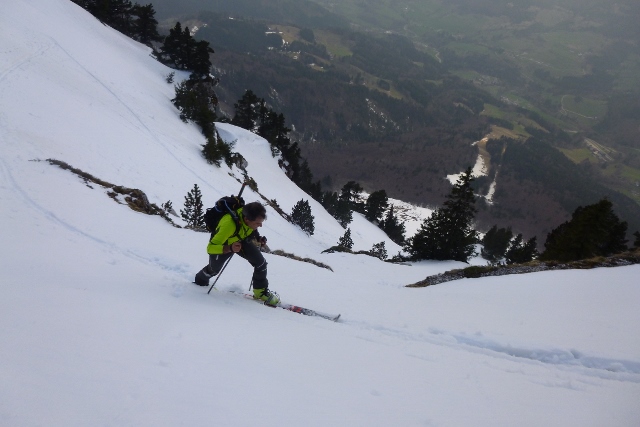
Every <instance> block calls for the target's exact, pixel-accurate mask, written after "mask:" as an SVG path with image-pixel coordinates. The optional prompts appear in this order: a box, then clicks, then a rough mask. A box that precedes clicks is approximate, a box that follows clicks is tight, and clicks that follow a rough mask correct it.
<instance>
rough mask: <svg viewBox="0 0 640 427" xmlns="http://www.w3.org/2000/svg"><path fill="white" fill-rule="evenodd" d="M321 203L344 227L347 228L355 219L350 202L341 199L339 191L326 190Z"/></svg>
mask: <svg viewBox="0 0 640 427" xmlns="http://www.w3.org/2000/svg"><path fill="white" fill-rule="evenodd" d="M320 203H321V204H322V206H323V207H324V208H325V209H326V210H327V212H329V214H330V215H331V216H332V217H334V218H335V219H336V220H337V221H338V222H339V223H340V225H341V226H342V228H346V227H347V225H349V223H351V221H353V211H352V210H351V207H350V206H349V202H348V201H346V200H343V199H340V198H339V197H338V193H336V192H334V191H327V192H325V193H324V194H323V196H322V200H321V202H320Z"/></svg>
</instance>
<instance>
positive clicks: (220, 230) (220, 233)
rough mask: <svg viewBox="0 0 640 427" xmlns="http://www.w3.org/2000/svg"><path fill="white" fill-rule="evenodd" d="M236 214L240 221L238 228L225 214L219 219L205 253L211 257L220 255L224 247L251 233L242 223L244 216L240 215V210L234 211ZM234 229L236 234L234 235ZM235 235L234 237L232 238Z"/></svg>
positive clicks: (228, 215)
mask: <svg viewBox="0 0 640 427" xmlns="http://www.w3.org/2000/svg"><path fill="white" fill-rule="evenodd" d="M236 212H237V213H238V219H239V220H240V224H239V225H240V226H239V227H237V224H236V221H235V220H234V219H233V217H232V216H231V214H226V215H225V216H223V217H222V219H220V222H219V223H218V227H217V228H216V231H215V232H214V233H213V235H212V237H211V239H210V240H209V244H208V245H207V253H209V254H211V255H221V254H222V253H223V248H224V246H225V245H230V244H232V243H233V242H237V241H239V240H244V239H246V238H247V237H249V236H250V235H251V234H252V233H253V229H251V228H249V226H248V225H247V224H245V223H244V215H242V208H240V209H238V210H237V211H236ZM236 228H237V230H238V233H237V234H236ZM234 234H235V236H234Z"/></svg>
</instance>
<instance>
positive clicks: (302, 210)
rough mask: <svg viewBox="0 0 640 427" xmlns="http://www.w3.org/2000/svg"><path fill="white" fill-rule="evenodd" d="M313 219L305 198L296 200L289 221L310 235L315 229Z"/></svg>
mask: <svg viewBox="0 0 640 427" xmlns="http://www.w3.org/2000/svg"><path fill="white" fill-rule="evenodd" d="M314 219H315V218H314V217H313V215H311V206H310V205H309V202H308V201H307V200H300V201H298V203H296V205H295V206H294V207H293V210H292V211H291V221H292V222H293V223H294V224H296V225H297V226H298V227H300V228H301V229H302V231H304V232H305V233H307V234H308V235H310V236H312V235H313V232H314V231H315V225H314Z"/></svg>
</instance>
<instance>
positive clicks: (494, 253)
mask: <svg viewBox="0 0 640 427" xmlns="http://www.w3.org/2000/svg"><path fill="white" fill-rule="evenodd" d="M512 238H513V232H512V231H511V227H509V228H498V226H497V225H494V226H493V227H491V229H490V230H489V231H487V234H485V235H484V238H483V239H482V245H483V248H482V250H481V252H480V253H481V255H482V258H484V259H486V260H489V261H492V262H495V261H498V260H500V259H502V258H504V255H505V253H506V252H507V248H508V247H509V242H510V241H511V239H512Z"/></svg>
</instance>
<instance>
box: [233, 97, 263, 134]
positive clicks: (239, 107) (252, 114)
mask: <svg viewBox="0 0 640 427" xmlns="http://www.w3.org/2000/svg"><path fill="white" fill-rule="evenodd" d="M263 103H264V100H263V99H260V98H258V96H257V95H256V94H255V93H253V91H252V90H251V89H248V90H247V91H246V92H245V93H244V95H242V98H240V100H238V102H236V103H235V104H233V107H234V108H235V115H234V116H233V119H231V124H232V125H235V126H238V127H241V128H243V129H246V130H250V131H252V132H253V131H254V130H256V129H257V126H258V121H259V118H260V106H261V104H263Z"/></svg>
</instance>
